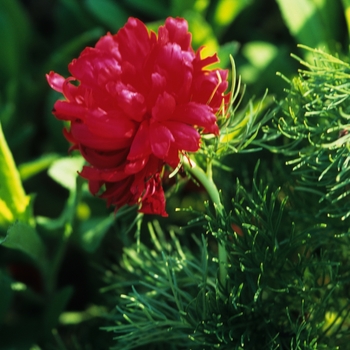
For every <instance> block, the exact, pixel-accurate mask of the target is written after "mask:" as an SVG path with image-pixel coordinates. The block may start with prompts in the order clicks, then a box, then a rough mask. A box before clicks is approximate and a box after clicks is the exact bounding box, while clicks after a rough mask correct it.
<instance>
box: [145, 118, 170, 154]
mask: <svg viewBox="0 0 350 350" xmlns="http://www.w3.org/2000/svg"><path fill="white" fill-rule="evenodd" d="M150 142H151V149H152V153H153V154H154V155H155V156H156V157H158V158H160V159H165V158H166V156H167V154H168V152H169V148H170V144H171V142H174V137H173V135H172V134H171V132H170V130H169V129H168V128H167V127H165V126H163V125H161V124H159V123H155V124H151V126H150Z"/></svg>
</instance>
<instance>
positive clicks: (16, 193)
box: [0, 125, 30, 224]
mask: <svg viewBox="0 0 350 350" xmlns="http://www.w3.org/2000/svg"><path fill="white" fill-rule="evenodd" d="M0 184H1V186H0V209H2V210H1V211H0V224H5V223H11V222H14V221H15V220H23V221H29V220H30V212H29V202H30V197H29V196H27V195H26V194H25V192H24V189H23V187H22V183H21V179H20V176H19V173H18V170H17V168H16V164H15V162H14V159H13V157H12V154H11V151H10V149H9V148H8V145H7V143H6V140H5V136H4V134H3V132H2V128H1V125H0Z"/></svg>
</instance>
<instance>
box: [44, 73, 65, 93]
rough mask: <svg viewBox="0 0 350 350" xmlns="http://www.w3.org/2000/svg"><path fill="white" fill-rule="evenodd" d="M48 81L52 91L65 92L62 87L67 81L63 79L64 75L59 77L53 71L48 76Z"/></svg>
mask: <svg viewBox="0 0 350 350" xmlns="http://www.w3.org/2000/svg"><path fill="white" fill-rule="evenodd" d="M46 80H47V82H48V83H49V85H50V87H51V88H52V89H54V90H55V91H57V92H60V93H62V92H63V90H62V89H63V88H62V87H63V83H64V81H65V78H63V77H62V75H59V74H57V73H55V72H53V71H51V72H50V73H49V74H46Z"/></svg>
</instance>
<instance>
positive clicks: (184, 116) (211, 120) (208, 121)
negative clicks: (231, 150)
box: [172, 102, 219, 134]
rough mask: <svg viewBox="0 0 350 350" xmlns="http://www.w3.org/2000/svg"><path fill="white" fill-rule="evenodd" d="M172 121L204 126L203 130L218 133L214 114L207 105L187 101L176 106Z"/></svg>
mask: <svg viewBox="0 0 350 350" xmlns="http://www.w3.org/2000/svg"><path fill="white" fill-rule="evenodd" d="M172 119H173V121H177V122H181V123H185V124H189V125H194V126H197V127H202V128H204V132H208V133H214V134H218V133H219V128H218V126H217V124H216V116H215V114H214V113H213V112H212V110H211V108H210V107H209V106H208V105H204V104H201V103H197V102H189V103H187V104H184V105H180V106H177V107H176V109H175V111H174V113H173V117H172Z"/></svg>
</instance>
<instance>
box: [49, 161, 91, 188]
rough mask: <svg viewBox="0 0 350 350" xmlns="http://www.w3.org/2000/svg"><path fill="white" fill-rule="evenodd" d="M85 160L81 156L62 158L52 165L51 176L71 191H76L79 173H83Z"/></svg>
mask: <svg viewBox="0 0 350 350" xmlns="http://www.w3.org/2000/svg"><path fill="white" fill-rule="evenodd" d="M84 162H85V160H84V158H83V157H81V156H75V157H70V158H68V157H67V158H61V159H59V160H57V161H55V162H53V163H52V165H51V167H50V168H49V171H48V174H49V176H50V177H51V178H52V179H53V180H55V181H56V182H57V183H59V184H60V185H61V186H63V187H64V188H66V189H67V190H69V191H75V189H76V179H77V176H78V171H81V169H82V166H83V164H84Z"/></svg>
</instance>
